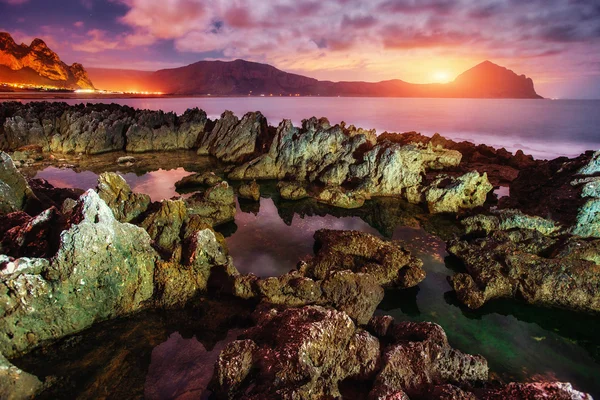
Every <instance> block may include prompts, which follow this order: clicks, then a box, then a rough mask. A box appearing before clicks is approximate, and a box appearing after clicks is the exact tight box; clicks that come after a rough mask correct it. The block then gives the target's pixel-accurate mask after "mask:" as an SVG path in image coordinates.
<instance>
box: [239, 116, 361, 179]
mask: <svg viewBox="0 0 600 400" xmlns="http://www.w3.org/2000/svg"><path fill="white" fill-rule="evenodd" d="M369 139H370V138H367V137H366V136H365V135H364V134H358V133H357V134H354V135H350V134H349V133H348V132H347V131H345V130H344V129H343V128H342V127H341V126H339V125H335V126H333V127H332V126H331V125H330V124H329V121H328V120H327V119H325V118H322V119H319V120H317V119H316V118H314V117H313V118H311V119H308V120H304V121H303V122H302V128H301V129H298V128H296V127H294V125H293V124H292V122H291V121H290V120H284V121H282V122H281V123H280V124H279V127H278V128H277V133H276V134H275V138H274V139H273V141H272V143H271V145H270V148H269V151H268V152H267V153H266V154H263V155H261V156H259V157H258V158H255V159H254V160H251V161H248V162H247V163H245V164H243V165H241V166H238V167H236V168H235V169H234V170H233V171H231V172H230V174H229V178H230V179H236V180H250V179H284V178H290V179H294V180H296V181H305V180H307V181H311V182H313V181H319V182H322V183H324V184H330V185H340V184H341V183H342V182H344V181H345V180H346V178H347V176H348V170H349V166H350V165H351V164H353V163H354V162H355V159H354V156H353V154H354V152H355V151H357V150H358V149H359V148H361V147H362V146H364V145H366V144H367V143H369V142H368V141H369Z"/></svg>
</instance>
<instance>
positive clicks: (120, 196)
mask: <svg viewBox="0 0 600 400" xmlns="http://www.w3.org/2000/svg"><path fill="white" fill-rule="evenodd" d="M97 191H98V195H99V196H100V198H101V199H102V200H104V201H105V202H106V204H107V205H108V206H109V207H110V209H111V210H112V211H113V213H114V215H115V217H116V218H117V219H118V220H119V221H121V222H130V221H131V220H133V219H135V218H136V217H138V216H139V215H140V214H141V213H143V212H144V211H146V209H147V208H148V205H149V204H150V196H148V195H147V194H142V193H133V192H132V191H131V188H130V187H129V185H128V184H127V182H126V181H125V179H124V178H123V177H122V176H121V175H118V174H116V173H114V172H105V173H103V174H100V176H98V187H97Z"/></svg>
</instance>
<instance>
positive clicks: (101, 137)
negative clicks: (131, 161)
mask: <svg viewBox="0 0 600 400" xmlns="http://www.w3.org/2000/svg"><path fill="white" fill-rule="evenodd" d="M207 121H208V120H207V118H206V113H205V112H204V111H202V110H198V109H197V108H194V109H189V110H187V111H186V112H185V113H184V114H183V115H181V116H177V115H176V114H175V113H164V112H162V111H149V110H135V109H133V108H130V107H127V106H119V105H116V104H110V105H107V104H87V105H83V104H78V105H74V106H70V105H68V104H66V103H46V102H31V103H27V104H21V103H14V102H9V103H2V104H0V125H1V128H0V149H7V150H17V149H19V148H21V147H23V146H26V145H36V146H39V147H40V148H41V149H43V150H44V151H53V152H58V153H85V154H100V153H106V152H110V151H122V150H127V151H132V152H144V151H153V150H154V151H167V150H176V149H193V148H196V147H197V146H198V143H199V141H200V139H201V138H202V136H203V135H204V129H205V126H206V125H207Z"/></svg>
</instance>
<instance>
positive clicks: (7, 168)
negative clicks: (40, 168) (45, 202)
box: [0, 151, 33, 214]
mask: <svg viewBox="0 0 600 400" xmlns="http://www.w3.org/2000/svg"><path fill="white" fill-rule="evenodd" d="M31 197H33V192H32V191H31V188H30V187H29V185H28V184H27V181H26V180H25V178H24V177H23V175H21V173H20V172H19V171H18V170H17V168H16V167H15V164H14V163H13V161H12V159H11V158H10V156H9V155H8V154H6V153H4V152H2V151H0V214H8V213H11V212H14V211H19V210H23V209H24V208H25V205H26V203H27V200H28V199H29V198H31Z"/></svg>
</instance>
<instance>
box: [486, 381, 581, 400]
mask: <svg viewBox="0 0 600 400" xmlns="http://www.w3.org/2000/svg"><path fill="white" fill-rule="evenodd" d="M482 392H483V393H482V398H484V399H489V400H503V399H536V400H537V399H556V400H592V396H590V395H589V394H587V393H582V392H579V391H577V390H575V389H573V387H572V386H571V384H570V383H561V382H531V383H514V382H512V383H509V384H508V385H506V386H503V387H502V388H498V389H490V390H484V391H482Z"/></svg>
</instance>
